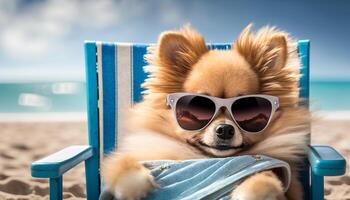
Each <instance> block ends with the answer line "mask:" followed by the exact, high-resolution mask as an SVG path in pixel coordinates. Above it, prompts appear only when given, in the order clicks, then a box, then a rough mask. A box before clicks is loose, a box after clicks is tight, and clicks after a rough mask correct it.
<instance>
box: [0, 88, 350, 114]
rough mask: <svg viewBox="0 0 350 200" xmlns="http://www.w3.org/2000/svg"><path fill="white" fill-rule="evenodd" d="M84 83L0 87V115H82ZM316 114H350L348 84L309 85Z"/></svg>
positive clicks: (84, 107)
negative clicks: (60, 113)
mask: <svg viewBox="0 0 350 200" xmlns="http://www.w3.org/2000/svg"><path fill="white" fill-rule="evenodd" d="M85 95H86V93H85V83H84V82H74V81H72V82H34V83H0V113H33V112H34V113H46V112H74V113H79V112H85V111H86V96H85ZM310 104H311V109H312V110H317V111H350V81H349V82H340V81H338V82H337V81H312V82H311V85H310Z"/></svg>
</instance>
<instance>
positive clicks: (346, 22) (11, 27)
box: [0, 0, 350, 82]
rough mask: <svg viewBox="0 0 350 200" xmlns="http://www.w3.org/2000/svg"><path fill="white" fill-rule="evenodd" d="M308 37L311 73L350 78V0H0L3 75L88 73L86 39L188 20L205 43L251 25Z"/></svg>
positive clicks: (150, 31) (155, 30)
mask: <svg viewBox="0 0 350 200" xmlns="http://www.w3.org/2000/svg"><path fill="white" fill-rule="evenodd" d="M250 22H252V23H254V25H255V28H259V27H261V26H263V25H268V24H269V25H275V26H277V27H279V28H280V29H282V30H285V31H288V32H290V33H291V35H292V36H293V37H295V38H298V39H310V40H311V42H312V47H311V56H312V57H311V65H312V68H311V78H312V80H350V64H349V63H350V62H349V61H350V60H349V59H350V50H349V48H350V39H349V37H350V1H346V0H337V1H330V0H329V1H325V0H318V1H302V0H298V1H295V0H294V1H292V0H290V1H287V0H284V1H277V0H265V1H260V0H248V1H243V0H240V1H223V0H217V1H206V0H195V1H185V0H178V1H170V0H163V1H161V0H159V1H155V0H153V1H152V0H151V1H141V0H140V1H136V0H129V1H112V0H100V1H92V0H91V1H90V0H85V1H83V0H81V1H75V0H51V1H43V0H30V1H25V0H0V82H4V81H25V80H29V81H30V80H36V81H39V80H83V79H84V58H83V41H84V40H105V41H118V42H155V41H156V40H157V36H158V34H159V33H160V32H161V31H164V30H167V29H174V28H179V27H180V26H181V25H183V24H185V23H191V24H192V26H193V27H195V28H196V29H197V30H198V31H200V32H201V33H202V34H203V35H204V36H205V38H206V41H207V42H232V41H233V40H234V39H235V38H236V37H237V35H238V34H239V32H240V31H241V30H242V29H243V28H244V27H245V26H246V25H247V24H248V23H250Z"/></svg>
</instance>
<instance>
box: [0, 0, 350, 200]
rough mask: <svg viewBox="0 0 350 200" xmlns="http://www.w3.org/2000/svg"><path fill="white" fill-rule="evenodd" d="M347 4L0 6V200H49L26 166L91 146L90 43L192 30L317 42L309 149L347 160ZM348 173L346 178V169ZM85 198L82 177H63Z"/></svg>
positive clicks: (183, 1) (349, 180)
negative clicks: (316, 116)
mask: <svg viewBox="0 0 350 200" xmlns="http://www.w3.org/2000/svg"><path fill="white" fill-rule="evenodd" d="M349 21H350V1H346V0H337V1H331V0H317V1H316V0H306V1H302V0H284V1H278V0H265V1H262V0H235V1H229V0H215V1H214V0H213V1H209V0H192V1H190V0H177V1H171V0H148V1H144V0H99V1H94V0H0V199H22V200H23V199H48V196H47V194H48V184H47V180H43V179H34V178H31V176H30V170H29V169H30V163H31V162H32V161H33V160H37V159H39V158H42V157H43V156H46V155H49V154H50V153H53V152H55V151H57V150H59V149H62V148H64V147H66V146H69V145H73V144H86V143H87V131H86V99H85V66H84V52H83V43H84V40H100V41H111V42H132V43H154V42H156V41H157V37H158V35H159V33H160V32H162V31H164V30H168V29H177V28H180V27H181V26H182V25H184V24H186V23H190V24H192V26H193V27H194V28H196V29H197V30H198V31H199V32H200V33H202V34H203V36H204V37H205V38H206V42H232V41H233V40H234V39H235V38H236V37H237V36H238V34H239V33H240V32H241V30H242V29H243V28H244V27H245V26H246V25H248V24H249V23H254V25H255V26H254V28H255V29H258V28H260V27H261V26H264V25H272V26H277V27H278V28H280V29H282V30H285V31H287V32H289V33H291V36H292V37H294V38H297V39H310V40H311V107H312V110H314V111H317V113H321V114H320V116H322V117H321V118H320V120H319V121H318V122H313V123H312V143H322V144H329V145H332V146H334V147H335V148H337V149H338V150H339V151H340V152H341V153H342V154H343V155H345V157H346V158H347V159H348V158H349V156H350V148H349V142H348V141H349V136H348V135H347V131H349V129H350V64H349V63H350V62H349V61H350V50H349V48H350V39H349V37H350V23H349ZM348 171H349V169H348ZM326 180H327V181H326V188H325V194H326V199H333V200H334V199H336V200H340V199H350V176H349V173H348V174H347V175H346V176H344V177H341V178H339V177H338V178H334V179H329V178H327V179H326ZM63 197H64V198H65V199H68V198H70V199H79V198H81V199H84V197H85V185H84V169H83V166H79V167H78V168H77V169H74V170H72V171H71V172H69V173H68V174H67V175H66V176H64V196H63Z"/></svg>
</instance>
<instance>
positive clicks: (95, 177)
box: [31, 40, 346, 200]
mask: <svg viewBox="0 0 350 200" xmlns="http://www.w3.org/2000/svg"><path fill="white" fill-rule="evenodd" d="M97 44H100V45H102V48H103V47H105V48H110V47H111V48H115V46H116V45H117V44H116V43H103V42H102V43H97V42H93V41H88V42H85V63H86V92H87V114H88V137H89V145H86V146H70V147H67V148H65V149H63V150H61V151H59V152H57V153H54V154H52V155H50V156H47V157H45V158H43V159H40V160H38V161H35V162H33V163H32V165H31V173H32V176H33V177H37V178H49V179H50V181H49V182H50V199H51V200H59V199H62V176H63V174H64V173H65V172H66V171H68V170H70V169H72V168H73V167H74V166H76V165H77V164H79V163H81V162H83V161H84V162H85V174H86V193H87V199H88V200H94V199H98V197H99V194H100V188H101V180H100V172H99V167H100V155H102V154H100V151H102V150H101V148H100V143H99V140H100V136H99V107H98V98H99V96H98V89H99V87H98V77H97V72H96V71H97V70H96V68H97V56H96V55H97ZM147 46H148V44H135V45H133V47H136V48H138V49H141V50H140V51H139V53H140V54H141V55H139V56H141V58H143V55H142V54H144V53H145V52H146V48H147ZM212 46H213V47H214V48H227V47H229V46H230V45H229V44H213V45H212ZM298 52H299V56H300V58H301V62H302V69H301V74H302V78H301V80H300V86H301V91H300V96H301V97H302V98H305V99H307V100H308V99H309V69H310V68H309V63H310V62H309V55H310V42H309V41H308V40H301V41H299V42H298ZM138 62H139V63H137V65H139V66H137V68H135V67H134V69H133V70H134V71H133V72H132V73H134V76H135V75H137V76H135V79H134V84H135V88H134V90H133V97H134V101H135V102H137V101H139V100H141V98H142V96H141V91H142V89H141V86H140V84H141V83H142V82H143V80H144V78H145V77H146V75H145V73H144V72H143V71H142V66H143V65H145V63H144V60H143V59H141V60H139V61H138ZM134 65H135V64H134ZM104 148H105V147H104ZM110 150H111V149H109V151H110ZM103 151H104V153H105V152H106V149H103ZM305 164H306V167H305V170H304V171H303V172H302V177H301V179H302V182H303V184H304V193H305V198H304V199H305V200H308V199H312V200H321V199H324V193H323V191H324V176H339V175H343V174H344V173H345V166H346V161H345V159H344V158H343V157H342V155H340V154H339V153H338V152H337V151H336V150H335V149H333V148H332V147H329V146H321V145H314V146H311V145H310V150H309V154H308V158H307V159H306V161H305ZM310 172H311V174H310ZM310 179H311V181H310Z"/></svg>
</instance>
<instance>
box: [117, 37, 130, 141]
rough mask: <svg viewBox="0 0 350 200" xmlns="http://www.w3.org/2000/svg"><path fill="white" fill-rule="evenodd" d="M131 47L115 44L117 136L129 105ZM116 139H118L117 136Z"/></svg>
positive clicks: (120, 131)
mask: <svg viewBox="0 0 350 200" xmlns="http://www.w3.org/2000/svg"><path fill="white" fill-rule="evenodd" d="M131 47H132V45H131V44H129V43H118V44H117V45H116V76H117V77H116V78H117V80H118V81H116V86H115V88H116V90H117V91H116V94H117V95H118V96H117V97H118V98H116V105H117V107H116V109H117V110H118V113H117V116H116V133H117V134H118V135H117V137H118V136H120V135H121V134H123V132H124V130H125V125H123V124H122V123H121V121H122V120H125V119H126V117H127V116H126V115H127V111H128V109H129V108H130V106H131V91H132V90H131V86H132V84H131V83H132V73H131V64H132V56H131V50H132V48H131ZM116 141H118V139H117V138H116ZM116 146H117V144H116Z"/></svg>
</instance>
